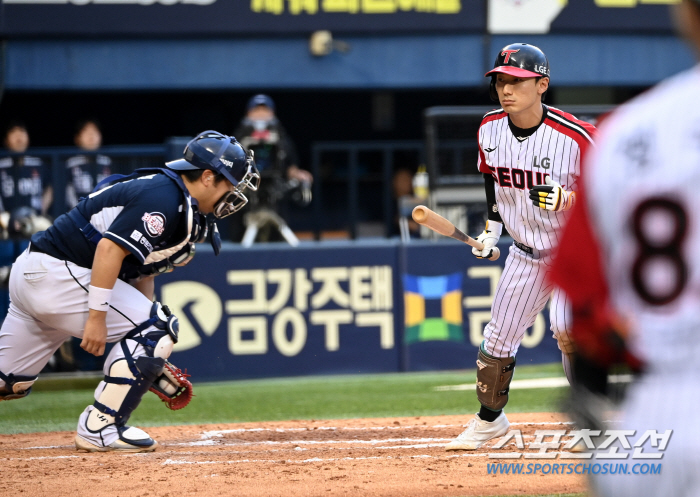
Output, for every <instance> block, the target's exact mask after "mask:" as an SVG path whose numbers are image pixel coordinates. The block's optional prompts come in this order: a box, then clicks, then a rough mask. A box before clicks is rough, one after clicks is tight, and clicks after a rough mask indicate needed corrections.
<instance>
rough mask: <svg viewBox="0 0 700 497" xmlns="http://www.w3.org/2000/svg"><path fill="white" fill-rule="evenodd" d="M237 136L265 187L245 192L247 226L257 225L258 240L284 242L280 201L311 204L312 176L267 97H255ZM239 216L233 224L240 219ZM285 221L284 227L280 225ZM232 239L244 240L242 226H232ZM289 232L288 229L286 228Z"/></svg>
mask: <svg viewBox="0 0 700 497" xmlns="http://www.w3.org/2000/svg"><path fill="white" fill-rule="evenodd" d="M234 136H235V137H236V139H237V140H238V141H239V142H240V143H241V145H243V147H244V148H246V149H248V150H252V151H253V152H254V154H255V164H256V166H257V168H258V170H259V171H260V176H261V178H262V184H261V187H260V189H259V190H258V191H257V192H250V195H249V192H246V196H249V200H250V202H249V204H248V206H246V207H245V212H246V213H247V214H251V213H252V214H256V213H259V212H261V211H262V214H261V215H253V216H251V215H248V216H245V223H246V226H250V225H251V223H254V224H256V225H257V226H256V230H258V229H259V231H257V237H258V241H275V240H281V239H282V237H280V236H279V234H280V233H279V232H280V231H282V230H281V229H280V228H283V229H284V228H285V227H286V224H284V222H283V221H282V220H281V218H279V216H278V213H279V212H278V211H279V202H280V201H281V200H282V199H283V198H285V197H287V196H288V197H290V198H291V199H292V200H293V201H295V202H296V203H298V204H300V205H306V204H308V203H309V202H310V201H311V183H312V182H313V176H312V174H311V173H310V172H309V171H306V170H304V169H300V168H299V166H298V163H299V160H298V156H297V153H296V149H295V147H294V144H293V143H292V141H291V140H290V138H289V136H288V135H287V132H286V130H285V129H284V127H283V126H282V124H281V123H280V122H279V120H278V119H277V117H276V115H275V103H274V101H273V100H272V98H270V97H269V96H268V95H263V94H259V95H255V96H253V97H252V98H251V99H250V100H249V101H248V105H247V109H246V115H245V117H244V118H243V119H242V120H241V123H240V124H239V126H238V128H237V129H236V131H235V133H234ZM240 219H241V217H236V218H235V219H234V220H233V221H234V223H235V222H236V221H238V220H240ZM280 221H282V226H280ZM231 228H232V233H231V238H232V239H233V240H235V241H239V240H240V239H241V238H242V237H243V229H242V228H243V226H241V225H240V224H239V225H236V224H234V225H232V226H231ZM287 229H288V228H287Z"/></svg>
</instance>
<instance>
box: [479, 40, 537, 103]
mask: <svg viewBox="0 0 700 497" xmlns="http://www.w3.org/2000/svg"><path fill="white" fill-rule="evenodd" d="M498 73H503V74H510V75H511V76H516V77H519V78H549V61H548V60H547V56H546V55H545V54H544V52H543V51H542V50H540V49H539V48H537V47H536V46H534V45H528V44H527V43H513V44H511V45H506V46H505V47H503V48H502V49H501V50H500V52H498V56H497V57H496V62H494V64H493V69H491V70H490V71H489V72H487V73H486V74H484V76H491V84H490V86H489V96H490V97H491V100H493V101H494V102H498V92H496V76H497V74H498ZM545 93H546V92H545ZM544 95H545V94H542V100H543V101H544Z"/></svg>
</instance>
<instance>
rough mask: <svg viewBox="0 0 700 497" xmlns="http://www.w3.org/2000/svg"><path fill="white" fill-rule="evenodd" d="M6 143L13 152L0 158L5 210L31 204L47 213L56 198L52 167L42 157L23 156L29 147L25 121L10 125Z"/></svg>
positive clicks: (6, 130)
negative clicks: (52, 184) (50, 172)
mask: <svg viewBox="0 0 700 497" xmlns="http://www.w3.org/2000/svg"><path fill="white" fill-rule="evenodd" d="M4 145H5V148H6V149H7V152H9V153H11V154H12V155H10V156H6V157H3V158H2V159H0V185H1V187H0V199H1V200H2V204H1V207H2V210H3V211H4V212H8V213H11V212H13V211H15V210H17V209H19V208H21V207H29V208H31V209H33V210H34V212H35V213H36V214H42V215H44V214H46V212H47V211H48V209H49V206H50V205H51V200H52V198H53V190H52V188H51V185H50V176H49V169H48V166H46V165H44V163H43V161H42V160H41V159H40V158H39V157H32V156H29V155H20V154H24V152H25V151H26V150H27V148H28V147H29V133H28V132H27V128H26V127H25V126H24V124H22V123H19V122H13V123H11V124H10V125H9V126H7V128H6V129H5V136H4Z"/></svg>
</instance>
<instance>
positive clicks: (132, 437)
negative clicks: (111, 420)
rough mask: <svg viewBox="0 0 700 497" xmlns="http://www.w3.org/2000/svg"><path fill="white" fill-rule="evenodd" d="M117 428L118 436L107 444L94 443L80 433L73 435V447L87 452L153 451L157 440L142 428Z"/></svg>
mask: <svg viewBox="0 0 700 497" xmlns="http://www.w3.org/2000/svg"><path fill="white" fill-rule="evenodd" d="M118 429H119V438H118V439H117V440H115V441H114V442H112V443H111V444H109V445H96V444H94V443H92V442H90V441H88V440H86V439H84V438H83V437H81V436H80V435H76V436H75V448H76V449H78V450H86V451H88V452H111V451H114V452H153V451H154V450H156V447H158V442H156V441H155V440H153V439H152V438H151V437H149V436H148V433H146V432H145V431H143V430H140V429H138V428H133V427H129V426H125V427H123V428H118Z"/></svg>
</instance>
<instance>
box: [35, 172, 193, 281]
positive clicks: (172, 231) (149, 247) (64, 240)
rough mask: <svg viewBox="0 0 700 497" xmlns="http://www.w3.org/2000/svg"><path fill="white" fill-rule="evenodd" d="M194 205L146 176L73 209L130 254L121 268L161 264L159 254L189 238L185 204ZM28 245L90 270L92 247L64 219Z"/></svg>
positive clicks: (159, 177) (159, 178)
mask: <svg viewBox="0 0 700 497" xmlns="http://www.w3.org/2000/svg"><path fill="white" fill-rule="evenodd" d="M193 202H196V201H195V200H193V199H192V198H191V197H189V195H186V194H185V193H184V192H183V191H182V190H181V189H180V187H178V186H177V184H175V182H174V180H172V179H170V178H168V177H167V176H166V175H164V174H159V173H155V174H149V175H146V176H140V177H138V178H136V179H131V180H127V181H123V182H121V183H116V184H113V185H110V186H106V187H104V188H102V189H101V190H98V191H96V192H94V193H91V194H90V195H89V196H88V197H87V198H85V199H83V200H82V201H81V202H80V203H79V204H78V205H77V206H76V207H75V209H77V210H78V211H79V212H80V213H81V214H82V215H83V217H84V218H85V219H86V220H89V221H90V223H91V224H92V225H93V226H94V227H95V228H96V229H97V231H99V232H100V233H101V234H102V236H103V237H104V238H108V239H109V240H111V241H113V242H114V243H117V244H119V245H121V246H122V247H124V248H125V249H127V250H128V251H129V252H131V255H129V256H127V257H126V259H125V260H124V264H125V266H127V267H128V266H132V267H138V266H141V265H144V264H150V263H152V262H156V261H159V260H162V259H163V258H164V257H161V256H160V255H159V254H158V251H159V249H163V248H165V247H171V246H172V245H173V242H175V243H177V242H181V241H182V240H183V239H185V237H187V236H188V234H189V231H188V230H189V220H188V214H187V213H188V209H189V207H188V204H191V203H193ZM32 244H33V245H35V246H36V247H37V248H39V249H40V250H41V251H43V252H46V253H47V254H49V255H51V256H52V257H55V258H57V259H61V260H67V261H70V262H73V263H75V264H77V265H79V266H82V267H85V268H90V269H91V268H92V262H93V259H94V257H95V250H96V245H95V244H94V243H92V242H91V241H89V240H88V239H87V238H85V236H84V235H83V233H82V232H81V231H80V229H79V228H78V226H77V225H76V224H75V222H74V221H73V220H72V219H71V218H70V217H69V215H68V214H63V215H62V216H59V217H58V219H56V221H55V222H54V224H53V226H51V227H50V228H49V229H47V230H46V231H42V232H39V233H36V234H35V235H34V236H33V237H32Z"/></svg>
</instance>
